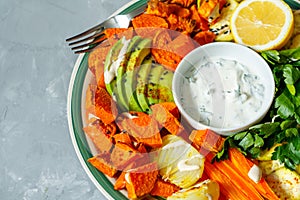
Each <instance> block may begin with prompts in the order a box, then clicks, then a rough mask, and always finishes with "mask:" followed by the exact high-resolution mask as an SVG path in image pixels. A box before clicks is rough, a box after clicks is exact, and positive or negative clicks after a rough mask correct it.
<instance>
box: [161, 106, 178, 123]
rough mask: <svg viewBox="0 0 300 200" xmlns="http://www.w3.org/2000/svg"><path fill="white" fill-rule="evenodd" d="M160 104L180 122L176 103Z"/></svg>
mask: <svg viewBox="0 0 300 200" xmlns="http://www.w3.org/2000/svg"><path fill="white" fill-rule="evenodd" d="M159 104H160V105H161V106H162V107H164V108H165V109H166V110H167V111H169V112H170V113H171V114H172V115H173V116H174V117H175V118H176V119H178V120H180V112H179V110H178V107H177V106H176V104H175V103H174V102H161V103H159Z"/></svg>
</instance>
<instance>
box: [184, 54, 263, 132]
mask: <svg viewBox="0 0 300 200" xmlns="http://www.w3.org/2000/svg"><path fill="white" fill-rule="evenodd" d="M181 87H182V88H181V104H182V106H183V108H184V109H185V110H186V112H187V113H189V114H190V115H191V116H192V118H194V119H195V120H197V121H199V122H201V123H203V124H205V125H210V126H213V127H218V128H220V127H225V128H231V127H235V126H240V125H243V124H246V123H248V122H249V120H251V119H253V118H254V117H255V116H256V115H257V114H258V111H259V109H260V107H261V105H262V99H263V97H264V86H263V85H262V83H261V81H260V78H259V76H258V75H257V74H255V72H252V71H251V70H249V68H248V67H247V66H245V65H243V64H241V63H239V62H237V61H235V60H229V59H223V58H218V59H216V60H215V59H214V61H212V60H209V59H208V58H205V59H204V62H203V63H201V64H200V63H198V64H196V65H195V66H193V67H192V68H191V69H189V70H188V71H187V73H186V74H185V78H184V80H183V84H182V85H181Z"/></svg>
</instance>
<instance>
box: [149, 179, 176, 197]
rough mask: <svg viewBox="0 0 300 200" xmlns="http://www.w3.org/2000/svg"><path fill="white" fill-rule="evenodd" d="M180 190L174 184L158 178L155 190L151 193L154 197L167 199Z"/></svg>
mask: <svg viewBox="0 0 300 200" xmlns="http://www.w3.org/2000/svg"><path fill="white" fill-rule="evenodd" d="M179 189H180V188H179V187H178V186H176V185H174V184H172V183H169V182H166V181H164V180H162V179H161V178H158V179H157V181H156V182H155V185H154V188H153V189H152V191H151V195H153V196H161V197H165V198H167V197H168V196H171V195H172V194H173V193H174V192H177V191H178V190H179Z"/></svg>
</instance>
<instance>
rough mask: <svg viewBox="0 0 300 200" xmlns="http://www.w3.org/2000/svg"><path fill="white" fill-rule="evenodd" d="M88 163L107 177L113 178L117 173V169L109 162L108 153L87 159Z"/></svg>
mask: <svg viewBox="0 0 300 200" xmlns="http://www.w3.org/2000/svg"><path fill="white" fill-rule="evenodd" d="M88 162H89V163H90V164H92V165H93V166H94V167H95V168H96V169H98V170H99V171H101V172H102V173H103V174H106V175H107V176H109V177H113V176H114V175H115V174H116V173H117V169H116V168H115V167H114V166H113V165H112V164H111V162H110V158H109V154H108V153H104V154H99V155H97V156H94V157H92V158H89V159H88Z"/></svg>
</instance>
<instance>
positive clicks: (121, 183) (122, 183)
mask: <svg viewBox="0 0 300 200" xmlns="http://www.w3.org/2000/svg"><path fill="white" fill-rule="evenodd" d="M125 174H126V171H123V172H122V173H121V174H120V176H119V177H118V178H117V180H116V182H115V184H114V189H115V190H122V189H125V187H126V179H125Z"/></svg>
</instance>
